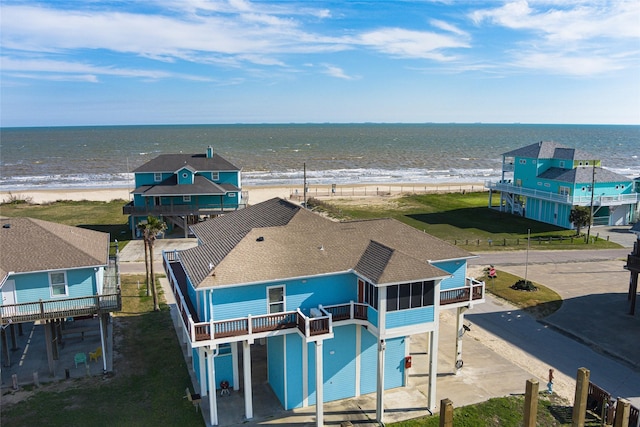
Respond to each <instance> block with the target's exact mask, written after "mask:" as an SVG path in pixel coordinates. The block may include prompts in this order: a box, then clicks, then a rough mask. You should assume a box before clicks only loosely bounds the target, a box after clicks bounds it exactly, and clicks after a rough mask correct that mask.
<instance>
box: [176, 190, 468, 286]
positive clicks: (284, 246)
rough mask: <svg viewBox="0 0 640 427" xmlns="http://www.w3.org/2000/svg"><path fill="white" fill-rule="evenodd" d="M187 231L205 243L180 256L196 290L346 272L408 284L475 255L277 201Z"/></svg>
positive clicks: (397, 227) (382, 224) (378, 224)
mask: <svg viewBox="0 0 640 427" xmlns="http://www.w3.org/2000/svg"><path fill="white" fill-rule="evenodd" d="M192 229H193V230H194V232H195V233H196V236H198V238H199V239H200V240H201V242H202V243H203V244H202V245H201V246H198V247H196V248H192V249H189V250H186V251H182V252H180V259H181V261H182V262H183V265H184V267H185V271H187V274H188V275H189V277H190V278H191V280H192V282H193V283H194V284H195V286H196V287H199V288H205V287H211V286H224V285H235V284H243V283H254V282H264V281H275V280H284V279H288V278H294V277H309V276H313V275H322V274H333V273H339V272H346V271H356V272H358V273H359V274H361V275H362V276H365V277H366V278H367V279H369V280H371V281H372V282H373V283H398V282H408V281H413V280H424V279H430V278H437V277H446V276H448V275H449V274H448V273H446V272H444V271H443V270H440V269H438V268H436V267H434V266H433V265H431V264H430V261H438V260H449V259H462V258H469V257H471V256H472V255H471V254H469V253H468V252H466V251H464V250H461V249H459V248H458V247H456V246H453V245H450V244H448V243H446V242H444V241H442V240H439V239H437V238H435V237H433V236H430V235H428V234H426V233H423V232H421V231H418V230H416V229H414V228H412V227H409V226H408V225H405V224H403V223H401V222H399V221H396V220H393V219H380V220H368V221H352V222H342V223H338V222H334V221H331V220H328V219H326V218H323V217H321V216H319V215H316V214H314V213H311V212H309V211H307V210H306V209H302V208H301V207H300V206H297V205H294V204H292V203H289V202H287V201H285V200H282V199H271V200H268V201H266V202H263V203H260V204H258V205H254V206H251V207H249V208H246V209H243V210H240V211H236V212H232V213H229V214H226V215H224V216H222V217H218V218H215V219H212V220H208V221H205V222H203V223H200V224H198V225H197V226H194V227H192ZM209 266H211V267H213V268H211V269H210V268H209Z"/></svg>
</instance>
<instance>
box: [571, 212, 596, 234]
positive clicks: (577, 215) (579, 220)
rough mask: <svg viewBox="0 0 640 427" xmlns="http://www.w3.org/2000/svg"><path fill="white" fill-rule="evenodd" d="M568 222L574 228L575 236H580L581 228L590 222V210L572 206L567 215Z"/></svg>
mask: <svg viewBox="0 0 640 427" xmlns="http://www.w3.org/2000/svg"><path fill="white" fill-rule="evenodd" d="M569 221H571V222H572V223H573V224H574V225H575V226H576V229H577V231H576V234H577V235H580V230H581V229H582V227H584V226H587V225H589V223H590V222H591V209H589V208H588V207H586V206H574V208H573V209H571V213H570V214H569Z"/></svg>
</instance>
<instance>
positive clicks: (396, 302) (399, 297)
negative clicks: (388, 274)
mask: <svg viewBox="0 0 640 427" xmlns="http://www.w3.org/2000/svg"><path fill="white" fill-rule="evenodd" d="M434 292H435V281H433V280H428V281H426V282H414V283H405V284H402V285H392V286H389V287H387V311H397V310H406V309H409V308H420V307H427V306H430V305H433V296H434Z"/></svg>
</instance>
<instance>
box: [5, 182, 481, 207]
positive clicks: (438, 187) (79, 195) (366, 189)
mask: <svg viewBox="0 0 640 427" xmlns="http://www.w3.org/2000/svg"><path fill="white" fill-rule="evenodd" d="M463 191H466V192H472V191H484V190H483V185H482V183H439V184H354V185H349V184H345V185H337V186H335V187H332V186H331V185H311V186H309V187H308V190H307V197H308V198H310V197H315V198H319V199H327V198H332V197H341V198H363V199H366V198H374V197H384V196H395V195H400V194H405V193H420V194H424V193H452V192H463ZM243 192H246V194H248V196H249V204H257V203H260V202H263V201H265V200H269V199H271V198H274V197H281V198H283V199H291V200H294V201H303V197H304V195H303V186H302V185H300V186H298V187H296V186H256V187H244V189H243ZM130 193H131V189H129V188H95V189H89V188H87V189H70V188H65V189H51V190H42V189H38V190H20V191H11V192H9V191H0V200H1V201H2V202H6V201H8V200H9V199H10V198H18V199H23V200H27V201H29V202H31V203H36V204H43V203H51V202H55V201H58V200H74V201H78V200H91V201H102V202H108V201H111V200H131V197H132V196H131V194H130Z"/></svg>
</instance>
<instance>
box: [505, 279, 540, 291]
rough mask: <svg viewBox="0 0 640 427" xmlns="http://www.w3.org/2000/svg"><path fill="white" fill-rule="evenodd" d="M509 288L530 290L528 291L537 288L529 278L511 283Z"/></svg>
mask: <svg viewBox="0 0 640 427" xmlns="http://www.w3.org/2000/svg"><path fill="white" fill-rule="evenodd" d="M511 289H515V290H517V291H530V292H531V291H537V290H538V288H536V287H535V286H534V285H533V283H531V280H524V279H520V280H518V281H517V282H516V283H514V284H513V285H511Z"/></svg>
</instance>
